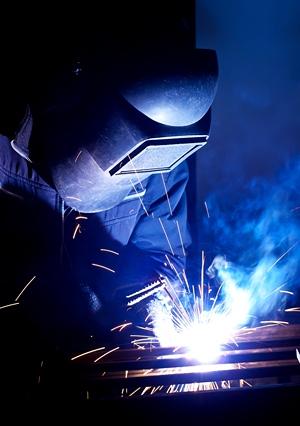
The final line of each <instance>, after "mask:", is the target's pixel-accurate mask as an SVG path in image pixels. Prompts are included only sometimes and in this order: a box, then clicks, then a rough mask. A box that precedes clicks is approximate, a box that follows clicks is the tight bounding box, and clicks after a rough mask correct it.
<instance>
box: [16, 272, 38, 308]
mask: <svg viewBox="0 0 300 426" xmlns="http://www.w3.org/2000/svg"><path fill="white" fill-rule="evenodd" d="M35 278H36V277H35V276H34V277H32V278H31V280H30V281H29V282H28V283H27V284H26V285H25V287H24V288H23V290H22V291H21V292H20V293H19V295H18V296H17V297H16V298H15V302H17V301H18V300H19V298H20V296H21V294H23V293H24V291H25V290H26V288H27V287H28V286H29V285H30V284H31V283H32V281H33V280H34V279H35Z"/></svg>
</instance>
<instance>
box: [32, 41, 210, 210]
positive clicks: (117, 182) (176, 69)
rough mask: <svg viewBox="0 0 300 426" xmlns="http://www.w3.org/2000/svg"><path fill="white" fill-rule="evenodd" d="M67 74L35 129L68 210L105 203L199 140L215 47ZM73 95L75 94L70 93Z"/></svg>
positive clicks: (205, 128)
mask: <svg viewBox="0 0 300 426" xmlns="http://www.w3.org/2000/svg"><path fill="white" fill-rule="evenodd" d="M75 71H76V72H73V75H72V84H71V87H72V93H73V94H72V100H71V101H70V100H69V98H68V96H65V99H64V100H63V101H61V102H58V103H57V104H56V105H54V106H53V107H52V108H50V109H49V110H48V111H46V112H45V113H44V114H43V118H42V120H40V124H39V127H40V129H41V130H40V135H41V137H42V139H43V140H44V144H45V147H46V158H47V162H48V166H49V167H50V170H51V174H52V178H53V182H54V185H55V187H56V189H57V191H58V193H59V194H60V196H61V197H62V198H63V199H64V200H65V202H66V204H67V205H69V206H70V207H72V208H73V209H75V210H77V211H80V212H85V213H92V212H99V211H104V210H107V209H110V208H112V207H114V206H116V205H117V204H119V203H120V202H122V201H123V200H124V199H125V198H126V196H127V195H128V194H129V192H130V191H132V190H133V189H134V188H133V187H134V186H135V185H137V184H138V183H139V182H140V181H142V180H144V179H145V178H147V177H148V176H149V175H150V174H153V173H161V172H169V171H171V170H172V169H173V168H174V167H176V165H178V164H179V163H180V162H181V161H183V160H184V159H186V158H187V157H188V156H189V155H191V154H192V153H194V152H195V151H197V150H198V149H199V148H201V147H202V146H204V145H205V144H206V142H207V139H208V137H209V132H210V123H211V119H210V112H211V104H212V102H213V99H214V97H215V94H216V89H217V81H218V64H217V56H216V52H215V51H214V50H208V49H194V50H192V51H188V52H185V51H182V52H181V53H180V54H179V53H178V51H176V52H173V51H172V50H171V51H170V52H168V54H165V53H164V55H163V56H161V57H156V58H154V57H153V56H152V57H147V55H144V59H143V60H142V61H141V60H140V61H138V62H135V61H134V60H130V61H126V60H125V61H123V62H122V61H120V62H119V63H118V65H117V67H114V68H110V69H109V72H107V70H105V72H102V71H99V70H98V69H97V71H95V72H90V71H89V73H88V76H85V69H84V66H83V67H82V69H81V68H80V64H79V69H77V70H75ZM74 93H76V96H74Z"/></svg>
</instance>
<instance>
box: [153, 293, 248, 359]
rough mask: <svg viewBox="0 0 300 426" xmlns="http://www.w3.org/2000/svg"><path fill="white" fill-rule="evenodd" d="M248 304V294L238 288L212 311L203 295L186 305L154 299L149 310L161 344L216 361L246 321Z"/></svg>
mask: <svg viewBox="0 0 300 426" xmlns="http://www.w3.org/2000/svg"><path fill="white" fill-rule="evenodd" d="M247 303H248V294H247V293H246V292H245V291H243V290H241V289H235V295H234V297H232V298H230V304H228V303H226V301H222V302H221V303H219V304H218V305H214V306H213V307H212V308H211V309H210V310H204V309H203V308H202V304H201V300H200V298H194V300H193V302H192V303H190V304H188V306H186V307H183V305H181V304H178V303H175V304H174V306H173V307H172V308H171V309H170V308H166V306H165V305H164V304H163V303H162V302H161V301H159V300H155V301H152V302H151V303H150V305H149V313H150V315H151V318H152V320H153V323H152V324H153V330H154V334H155V336H156V337H157V339H158V341H159V343H160V345H161V346H164V347H175V348H179V347H183V348H186V350H187V352H186V356H187V357H188V358H195V359H197V360H198V361H199V362H202V363H208V362H211V363H213V362H217V361H218V360H219V358H220V355H221V349H222V346H223V345H224V344H226V343H229V342H230V341H232V335H233V333H234V331H235V330H237V329H238V328H240V327H241V326H242V325H244V324H245V322H246V317H247V313H248V310H247Z"/></svg>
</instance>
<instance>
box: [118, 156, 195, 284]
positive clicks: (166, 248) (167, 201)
mask: <svg viewBox="0 0 300 426" xmlns="http://www.w3.org/2000/svg"><path fill="white" fill-rule="evenodd" d="M188 177H189V174H188V166H187V164H186V162H183V163H181V164H180V165H178V166H177V167H176V168H175V169H174V170H173V171H171V172H170V173H164V174H156V175H152V176H151V177H150V178H149V179H148V181H147V183H146V195H145V196H144V197H143V199H142V200H141V202H142V203H143V208H142V209H141V214H140V216H139V217H138V219H137V223H136V226H135V228H134V231H133V233H132V235H131V238H130V242H129V244H128V246H127V248H126V252H127V253H128V256H126V261H125V264H124V265H123V268H122V270H123V277H125V276H126V279H127V281H131V282H135V283H137V282H138V281H140V283H141V284H142V282H143V281H144V282H146V281H149V280H151V278H152V279H155V276H156V277H157V276H159V275H161V276H163V277H167V278H168V279H170V280H171V281H173V282H174V281H178V280H179V281H181V282H183V281H184V273H185V266H186V256H187V250H188V247H189V246H190V244H191V235H190V232H189V224H188V219H187V200H186V185H187V182H188ZM124 279H125V278H124Z"/></svg>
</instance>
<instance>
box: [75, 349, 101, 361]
mask: <svg viewBox="0 0 300 426" xmlns="http://www.w3.org/2000/svg"><path fill="white" fill-rule="evenodd" d="M103 349H105V347H101V348H97V349H92V350H91V351H87V352H84V353H82V354H80V355H76V356H74V357H73V358H71V361H73V360H74V359H77V358H80V357H82V356H84V355H88V354H91V353H93V352H97V351H102V350H103Z"/></svg>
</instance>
